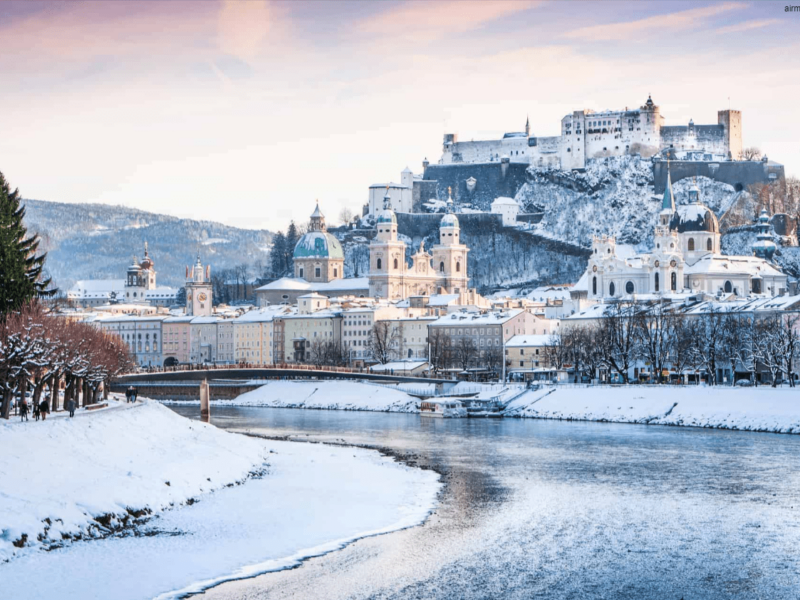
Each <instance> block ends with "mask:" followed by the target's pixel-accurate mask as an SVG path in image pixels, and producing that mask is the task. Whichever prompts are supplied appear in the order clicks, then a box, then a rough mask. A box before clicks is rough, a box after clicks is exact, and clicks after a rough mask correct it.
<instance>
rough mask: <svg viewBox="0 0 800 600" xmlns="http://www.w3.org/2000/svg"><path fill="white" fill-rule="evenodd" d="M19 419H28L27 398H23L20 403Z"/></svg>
mask: <svg viewBox="0 0 800 600" xmlns="http://www.w3.org/2000/svg"><path fill="white" fill-rule="evenodd" d="M19 420H20V421H27V420H28V402H27V400H25V398H23V399H22V402H20V403H19Z"/></svg>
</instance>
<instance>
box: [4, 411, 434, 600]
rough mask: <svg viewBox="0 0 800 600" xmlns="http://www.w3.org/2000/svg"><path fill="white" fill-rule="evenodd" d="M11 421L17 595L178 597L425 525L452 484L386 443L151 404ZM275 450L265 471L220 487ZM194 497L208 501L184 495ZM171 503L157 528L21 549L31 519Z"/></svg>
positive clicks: (9, 573)
mask: <svg viewBox="0 0 800 600" xmlns="http://www.w3.org/2000/svg"><path fill="white" fill-rule="evenodd" d="M0 427H2V429H1V430H0V452H2V456H3V457H4V461H3V463H2V465H0V505H1V506H0V531H2V532H3V544H5V546H3V548H5V549H6V558H10V560H9V561H8V562H6V563H0V581H2V597H3V598H14V599H15V600H22V599H26V598H39V599H43V598H58V599H59V600H68V599H76V600H77V599H81V600H84V599H91V598H97V599H104V600H106V599H108V598H114V599H115V600H126V599H130V600H133V599H145V598H154V597H162V598H168V597H175V595H176V594H172V592H175V591H179V590H183V591H184V592H186V591H190V590H198V589H202V587H204V586H208V585H210V584H212V583H214V582H216V581H222V580H225V579H229V578H235V577H243V576H248V575H252V574H254V573H258V572H264V571H268V570H274V569H279V568H285V567H286V566H289V565H292V564H294V563H296V562H297V561H298V560H300V559H301V558H303V557H306V556H313V555H316V554H320V553H323V552H326V551H330V550H333V549H335V548H338V547H340V546H341V545H343V544H345V543H347V542H348V541H351V540H353V539H358V538H360V537H363V536H365V535H371V534H375V533H380V532H388V531H393V530H396V529H400V528H404V527H409V526H412V525H416V524H419V523H421V522H422V521H424V519H425V517H426V516H427V515H428V514H429V512H430V511H431V509H432V508H433V506H434V505H435V503H436V496H437V494H438V491H439V488H440V484H439V483H438V475H437V474H435V473H433V472H431V471H422V470H419V469H413V468H410V467H406V466H404V465H401V464H399V463H396V462H395V461H394V460H392V459H391V458H387V457H384V456H381V455H379V454H378V453H377V452H373V451H368V450H360V449H352V448H341V447H330V446H323V445H315V444H301V443H292V442H273V441H265V440H260V439H255V438H248V437H245V436H240V435H235V434H230V433H228V432H224V431H221V430H218V429H216V428H214V427H212V426H208V425H204V424H202V423H198V422H196V421H189V420H188V419H184V418H183V417H180V416H178V415H176V414H174V413H173V412H172V411H170V410H169V409H167V408H165V407H163V406H160V405H158V404H156V403H151V402H146V403H144V404H140V405H138V406H136V407H129V406H125V405H122V406H116V407H115V408H113V409H109V410H108V411H107V412H106V413H105V414H103V415H101V414H94V415H92V414H89V415H85V416H82V417H81V418H78V417H76V419H74V420H68V419H54V420H53V422H52V423H51V422H50V421H49V420H48V421H47V422H46V423H44V424H42V423H31V424H30V425H29V424H27V423H26V424H23V425H21V426H20V425H19V424H17V423H13V422H12V423H5V424H3V425H1V426H0ZM20 432H22V433H20ZM73 447H74V450H73ZM24 457H29V458H30V459H31V460H24V461H23V458H24ZM48 457H51V458H52V460H49V459H48ZM265 457H266V461H267V463H268V467H267V470H268V472H267V474H266V475H265V476H264V477H263V478H260V479H250V480H248V481H247V482H246V483H245V484H244V485H238V486H232V487H222V486H224V485H225V484H227V483H230V482H233V481H237V480H240V479H241V478H243V477H245V476H246V475H247V473H248V472H249V471H250V470H251V469H252V468H253V467H254V466H260V465H262V464H263V462H264V458H265ZM6 459H10V460H6ZM167 477H169V479H166V478H167ZM209 478H210V479H211V480H212V482H214V483H217V482H218V485H217V486H214V487H216V488H217V489H216V491H213V492H210V489H212V483H210V482H208V481H207V480H208V479H209ZM165 481H170V485H169V486H167V485H166V484H165ZM220 487H221V489H219V488H220ZM161 488H164V489H163V490H162V489H161ZM195 488H196V489H195ZM200 488H202V491H200ZM189 497H194V498H197V500H198V502H197V503H195V504H193V505H190V506H181V505H180V502H182V501H183V500H185V499H186V498H189ZM170 502H175V504H176V507H175V508H173V509H171V510H164V511H163V512H158V513H156V515H155V516H154V517H153V518H152V519H151V520H150V521H148V523H147V524H146V525H145V526H143V528H142V529H143V531H144V532H153V531H158V532H160V534H159V535H153V536H150V535H141V536H135V537H134V536H128V537H110V538H106V539H100V540H90V541H82V542H73V543H70V544H69V545H67V546H66V547H64V548H61V549H58V550H54V551H50V552H46V551H43V550H41V549H39V548H37V547H36V546H34V547H28V548H23V549H22V550H17V555H16V556H14V557H12V555H11V552H12V551H13V550H14V549H13V547H12V546H11V544H10V542H11V541H12V540H13V539H16V537H17V536H18V533H19V531H28V530H31V531H34V532H35V528H36V527H41V519H43V518H51V520H52V519H55V518H62V519H64V525H63V526H62V525H59V528H61V530H85V529H86V526H87V524H90V523H91V522H93V517H94V516H98V515H100V514H106V513H108V512H118V511H119V510H120V509H121V510H123V511H124V507H125V506H131V507H144V506H148V507H151V508H153V509H154V510H158V509H160V508H163V507H165V506H168V505H169V503H170ZM121 507H122V508H121ZM60 515H64V516H63V517H61V516H60ZM30 537H31V538H33V537H35V536H33V535H32V536H30ZM50 537H51V538H52V537H53V535H52V533H51V535H50Z"/></svg>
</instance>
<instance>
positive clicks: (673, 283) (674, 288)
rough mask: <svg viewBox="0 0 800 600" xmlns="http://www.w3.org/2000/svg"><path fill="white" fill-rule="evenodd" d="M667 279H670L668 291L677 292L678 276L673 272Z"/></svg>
mask: <svg viewBox="0 0 800 600" xmlns="http://www.w3.org/2000/svg"><path fill="white" fill-rule="evenodd" d="M669 279H670V281H669V286H670V289H671V290H672V291H673V292H674V291H677V289H678V274H677V273H675V272H673V273H672V274H670V276H669Z"/></svg>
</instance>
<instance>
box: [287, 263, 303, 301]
mask: <svg viewBox="0 0 800 600" xmlns="http://www.w3.org/2000/svg"><path fill="white" fill-rule="evenodd" d="M300 277H303V267H300ZM288 297H289V296H284V298H288Z"/></svg>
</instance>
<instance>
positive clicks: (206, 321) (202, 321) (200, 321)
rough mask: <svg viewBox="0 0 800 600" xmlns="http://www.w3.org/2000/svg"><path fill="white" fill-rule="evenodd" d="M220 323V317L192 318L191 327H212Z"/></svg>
mask: <svg viewBox="0 0 800 600" xmlns="http://www.w3.org/2000/svg"><path fill="white" fill-rule="evenodd" d="M220 321H222V319H221V318H220V317H194V318H193V319H192V321H191V323H192V325H214V324H216V323H219V322H220Z"/></svg>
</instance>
